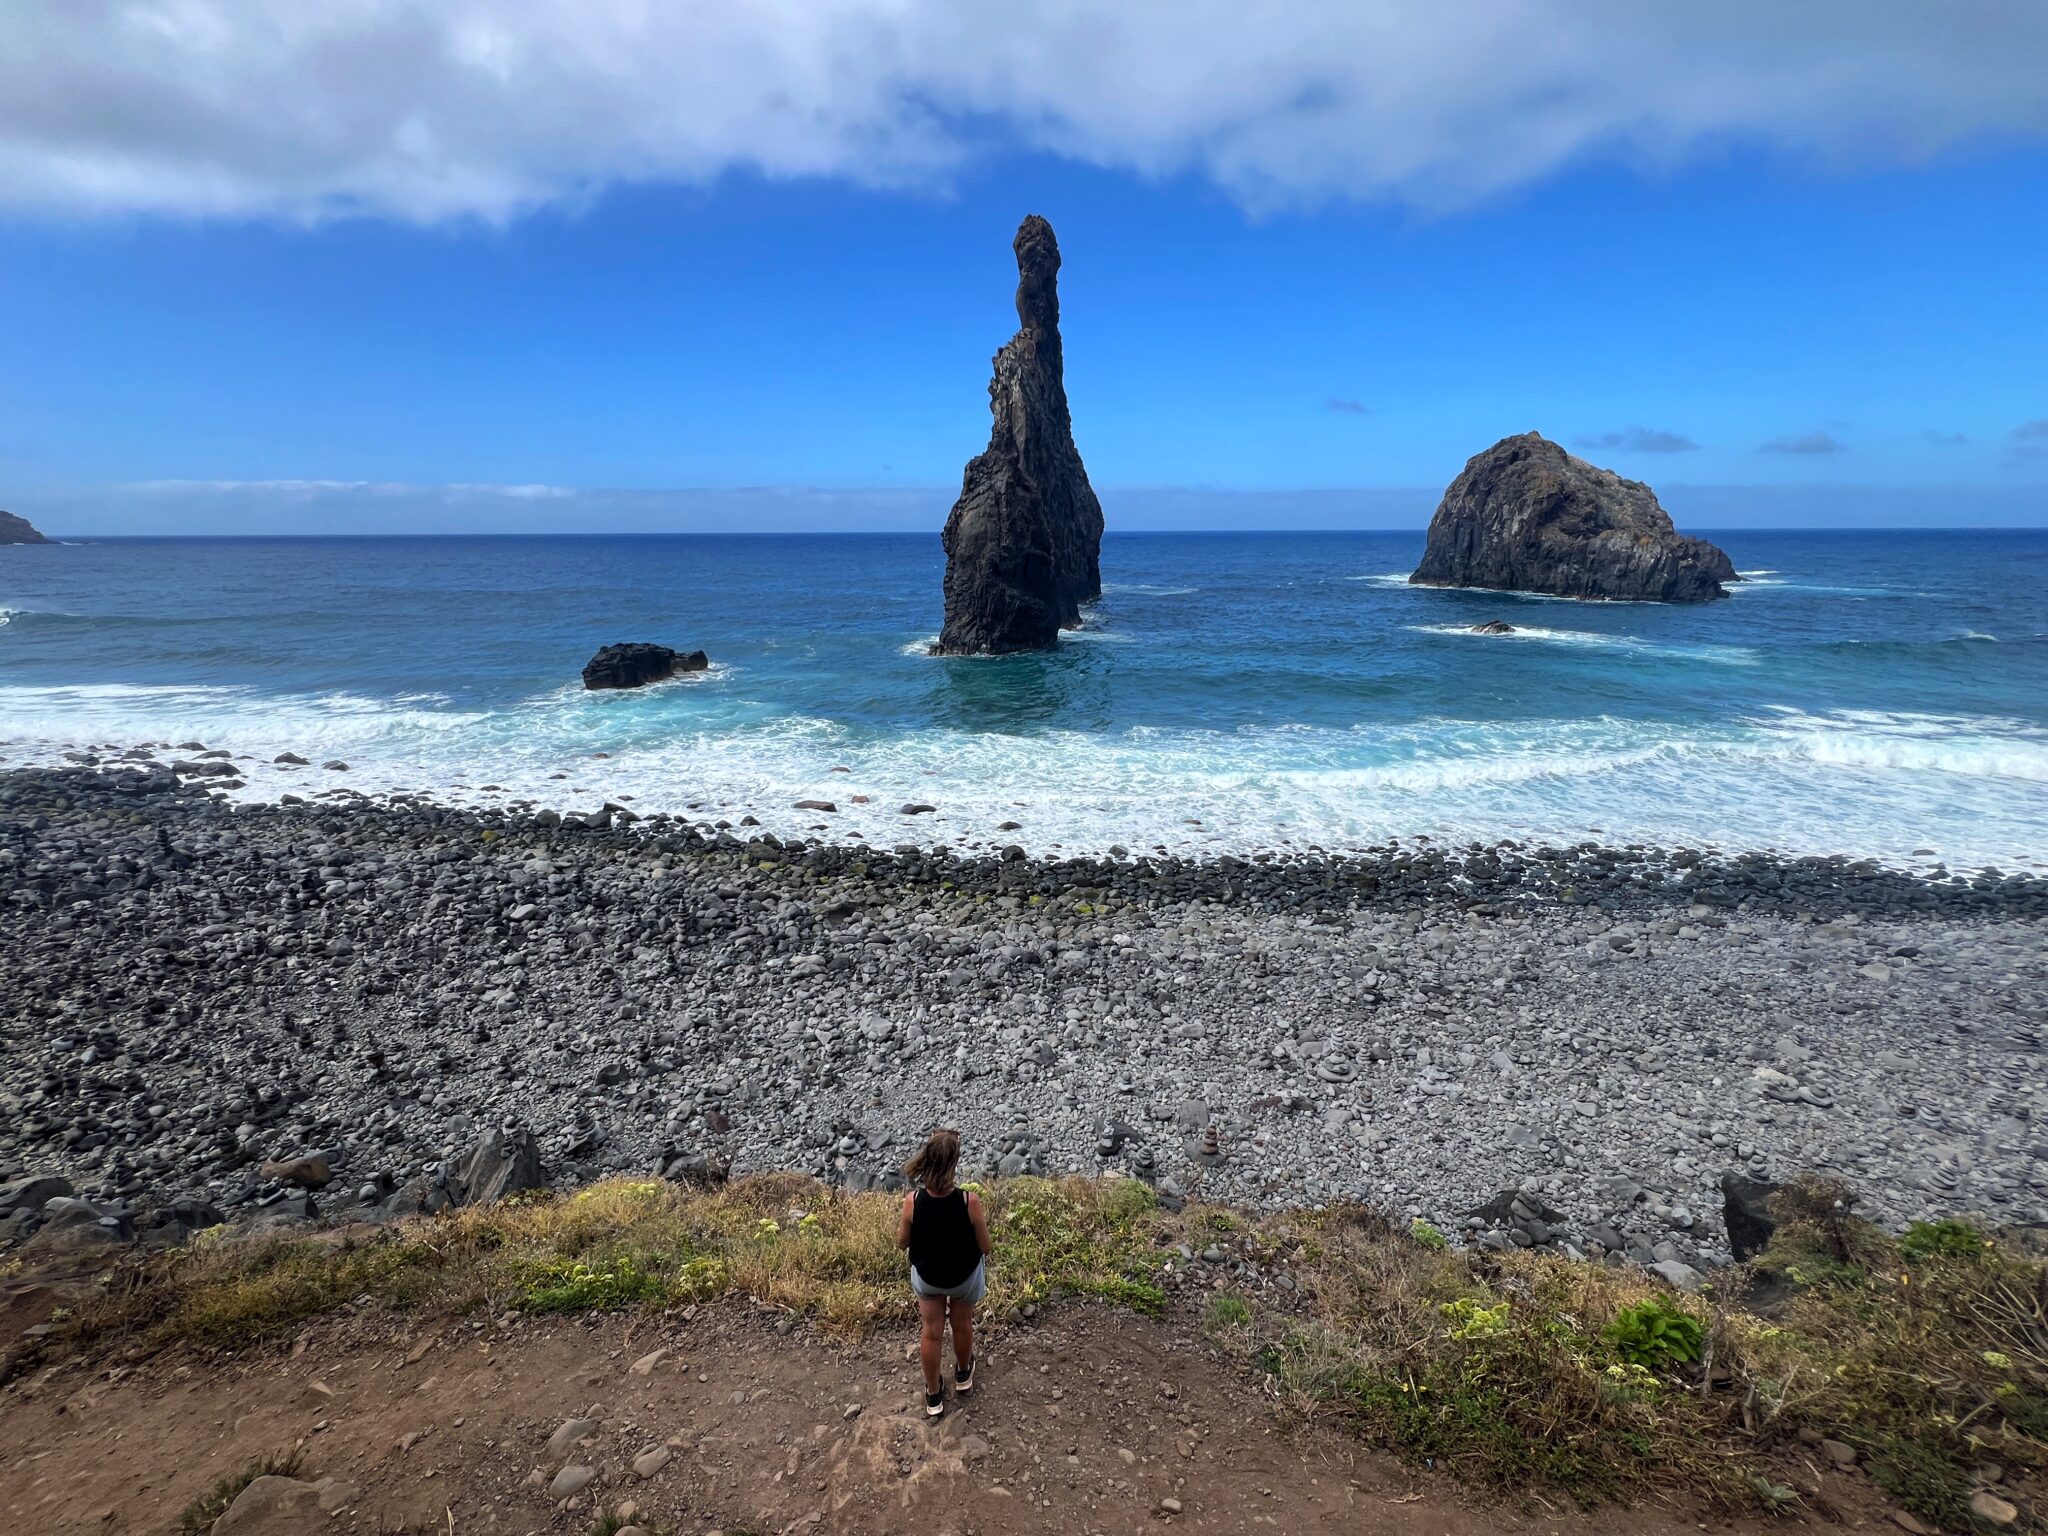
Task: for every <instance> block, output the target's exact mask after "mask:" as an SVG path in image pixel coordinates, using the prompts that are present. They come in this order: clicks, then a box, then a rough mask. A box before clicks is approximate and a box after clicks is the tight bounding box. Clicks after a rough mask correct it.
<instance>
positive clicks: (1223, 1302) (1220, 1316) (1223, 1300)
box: [1206, 1291, 1252, 1328]
mask: <svg viewBox="0 0 2048 1536" xmlns="http://www.w3.org/2000/svg"><path fill="white" fill-rule="evenodd" d="M1206 1316H1207V1317H1208V1319H1209V1326H1210V1327H1211V1328H1237V1327H1241V1326H1242V1325H1243V1324H1245V1323H1248V1322H1250V1321H1251V1320H1252V1304H1251V1303H1250V1302H1248V1301H1246V1300H1245V1299H1244V1298H1243V1297H1242V1296H1240V1295H1238V1294H1237V1292H1235V1291H1218V1292H1217V1293H1216V1294H1215V1295H1214V1296H1211V1297H1210V1298H1209V1306H1208V1310H1207V1313H1206Z"/></svg>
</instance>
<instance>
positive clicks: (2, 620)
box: [0, 608, 22, 629]
mask: <svg viewBox="0 0 2048 1536" xmlns="http://www.w3.org/2000/svg"><path fill="white" fill-rule="evenodd" d="M20 612H22V610H21V609H19V608H0V629H5V628H6V627H7V621H8V620H9V619H11V618H13V617H14V616H15V615H16V614H17V613H20Z"/></svg>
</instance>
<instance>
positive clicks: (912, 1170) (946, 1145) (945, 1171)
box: [903, 1131, 960, 1191]
mask: <svg viewBox="0 0 2048 1536" xmlns="http://www.w3.org/2000/svg"><path fill="white" fill-rule="evenodd" d="M959 1165H960V1133H959V1132H958V1131H933V1132H932V1133H931V1135H930V1136H929V1137H928V1138H926V1140H925V1144H924V1145H923V1146H921V1147H919V1148H918V1149H917V1155H916V1156H915V1157H913V1158H912V1159H911V1160H910V1161H909V1162H907V1163H905V1164H904V1165H903V1177H904V1178H906V1179H908V1180H910V1182H911V1183H913V1184H922V1185H923V1186H924V1187H925V1188H926V1189H927V1190H932V1191H938V1190H944V1189H950V1188H952V1186H953V1170H954V1169H955V1168H957V1167H958V1166H959Z"/></svg>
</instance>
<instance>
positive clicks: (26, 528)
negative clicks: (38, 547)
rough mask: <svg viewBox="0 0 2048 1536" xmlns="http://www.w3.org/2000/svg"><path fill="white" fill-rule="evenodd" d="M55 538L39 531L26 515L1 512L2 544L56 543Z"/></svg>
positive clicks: (0, 532)
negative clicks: (19, 515)
mask: <svg viewBox="0 0 2048 1536" xmlns="http://www.w3.org/2000/svg"><path fill="white" fill-rule="evenodd" d="M55 542H56V540H55V539H49V538H45V537H44V536H43V535H42V534H40V533H38V532H37V531H36V529H35V528H34V526H33V525H31V524H30V522H29V520H28V519H27V518H25V517H16V516H15V515H14V514H13V513H12V512H0V544H54V543H55Z"/></svg>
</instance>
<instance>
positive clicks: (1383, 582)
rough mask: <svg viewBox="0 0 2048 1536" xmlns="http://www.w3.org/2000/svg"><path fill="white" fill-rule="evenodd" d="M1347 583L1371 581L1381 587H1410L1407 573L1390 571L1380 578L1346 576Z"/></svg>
mask: <svg viewBox="0 0 2048 1536" xmlns="http://www.w3.org/2000/svg"><path fill="white" fill-rule="evenodd" d="M1344 579H1345V580H1346V581H1369V582H1372V583H1373V584H1374V585H1375V586H1381V587H1405V586H1407V585H1408V573H1407V572H1406V571H1388V572H1386V573H1384V574H1383V575H1379V576H1346V577H1345V578H1344Z"/></svg>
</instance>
